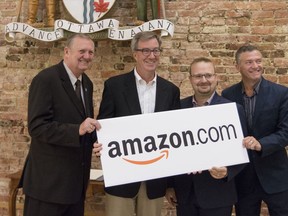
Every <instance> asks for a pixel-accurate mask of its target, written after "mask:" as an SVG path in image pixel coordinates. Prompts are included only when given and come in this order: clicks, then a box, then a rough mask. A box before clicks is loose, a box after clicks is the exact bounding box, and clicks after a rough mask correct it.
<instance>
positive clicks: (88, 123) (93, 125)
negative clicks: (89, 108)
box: [79, 118, 101, 136]
mask: <svg viewBox="0 0 288 216" xmlns="http://www.w3.org/2000/svg"><path fill="white" fill-rule="evenodd" d="M100 128H101V125H100V123H99V122H98V121H97V120H96V119H93V118H86V119H85V120H84V121H83V122H82V123H81V125H80V127H79V135H80V136H82V135H84V134H86V133H92V132H93V131H94V130H95V129H96V130H100Z"/></svg>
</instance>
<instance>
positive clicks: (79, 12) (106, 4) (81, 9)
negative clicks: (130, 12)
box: [63, 0, 115, 23]
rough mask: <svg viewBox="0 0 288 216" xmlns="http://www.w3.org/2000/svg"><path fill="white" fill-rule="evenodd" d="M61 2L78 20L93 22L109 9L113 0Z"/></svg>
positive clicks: (69, 0) (72, 0)
mask: <svg viewBox="0 0 288 216" xmlns="http://www.w3.org/2000/svg"><path fill="white" fill-rule="evenodd" d="M63 3H64V5H65V7H66V9H67V10H68V12H69V13H70V14H71V16H72V17H73V18H74V19H76V20H77V21H78V22H80V23H93V22H96V21H97V20H99V19H101V18H102V17H103V16H104V15H105V14H106V13H107V12H108V11H109V10H110V9H111V7H112V6H113V5H114V3H115V0H99V1H94V0H82V1H81V0H63ZM75 9H76V10H75Z"/></svg>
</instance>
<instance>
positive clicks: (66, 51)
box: [64, 47, 69, 55]
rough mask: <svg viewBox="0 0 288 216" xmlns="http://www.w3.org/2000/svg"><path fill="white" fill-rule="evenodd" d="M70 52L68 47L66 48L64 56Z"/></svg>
mask: <svg viewBox="0 0 288 216" xmlns="http://www.w3.org/2000/svg"><path fill="white" fill-rule="evenodd" d="M68 52H69V51H68V47H65V48H64V54H65V55H67V54H68Z"/></svg>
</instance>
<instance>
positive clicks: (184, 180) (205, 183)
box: [172, 93, 247, 209]
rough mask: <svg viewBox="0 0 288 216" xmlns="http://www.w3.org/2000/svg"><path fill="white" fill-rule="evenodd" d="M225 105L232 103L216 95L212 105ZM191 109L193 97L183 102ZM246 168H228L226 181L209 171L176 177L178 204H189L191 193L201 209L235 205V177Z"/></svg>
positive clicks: (182, 102) (245, 129)
mask: <svg viewBox="0 0 288 216" xmlns="http://www.w3.org/2000/svg"><path fill="white" fill-rule="evenodd" d="M223 103H231V101H228V100H227V99H225V98H223V97H221V96H219V95H218V94H217V93H215V95H214V97H213V99H212V101H211V104H210V105H215V104H223ZM191 107H193V103H192V96H190V97H187V98H184V99H182V100H181V108H182V109H183V108H191ZM237 108H238V113H239V117H240V122H241V125H242V130H243V134H247V128H246V119H245V115H244V109H243V107H241V106H239V105H238V106H237ZM216 115H217V114H216ZM195 124H197V122H195ZM227 154H229V152H227ZM244 166H245V165H244V164H240V165H234V166H228V167H227V168H228V176H227V177H226V178H224V179H214V178H213V177H212V176H211V175H210V173H209V171H203V172H202V173H201V174H195V175H193V174H190V175H188V174H184V175H179V176H175V177H174V178H173V180H174V182H173V183H172V184H174V189H175V193H176V197H177V202H178V204H179V205H181V204H185V203H186V204H187V203H188V201H189V199H191V193H194V194H195V196H196V199H197V201H198V203H199V205H200V207H201V208H203V209H210V208H219V207H226V206H231V205H233V204H234V203H236V201H237V192H236V187H235V181H234V177H235V176H236V175H237V174H238V173H239V172H240V171H241V170H242V169H243V167H244Z"/></svg>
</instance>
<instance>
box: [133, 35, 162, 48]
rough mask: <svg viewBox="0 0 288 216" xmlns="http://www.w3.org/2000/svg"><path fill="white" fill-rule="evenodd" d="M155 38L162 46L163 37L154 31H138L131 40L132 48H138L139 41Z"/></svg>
mask: <svg viewBox="0 0 288 216" xmlns="http://www.w3.org/2000/svg"><path fill="white" fill-rule="evenodd" d="M153 38H155V39H156V40H157V41H158V43H159V48H160V47H161V44H162V41H161V38H160V37H159V36H158V35H157V34H156V33H155V32H153V31H143V32H138V33H137V34H136V35H135V36H134V37H133V39H132V41H131V50H132V51H135V50H136V49H138V43H139V41H148V40H151V39H153Z"/></svg>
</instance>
